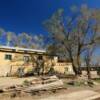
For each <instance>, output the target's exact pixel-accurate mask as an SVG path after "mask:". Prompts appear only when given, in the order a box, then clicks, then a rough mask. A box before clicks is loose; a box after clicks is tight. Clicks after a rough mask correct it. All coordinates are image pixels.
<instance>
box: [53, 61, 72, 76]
mask: <svg viewBox="0 0 100 100" xmlns="http://www.w3.org/2000/svg"><path fill="white" fill-rule="evenodd" d="M54 69H55V71H57V72H59V73H65V74H74V72H73V68H72V64H71V63H64V62H62V63H60V62H58V63H56V64H55V66H54Z"/></svg>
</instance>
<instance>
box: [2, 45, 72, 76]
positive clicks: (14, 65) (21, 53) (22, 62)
mask: <svg viewBox="0 0 100 100" xmlns="http://www.w3.org/2000/svg"><path fill="white" fill-rule="evenodd" d="M33 56H34V59H32V57H33ZM39 56H41V57H43V59H44V62H45V64H44V68H45V70H44V73H45V72H46V71H47V70H49V69H50V67H51V66H52V64H53V68H54V70H55V71H56V72H59V73H65V72H66V73H68V74H73V69H72V65H71V63H68V62H59V61H58V57H57V56H53V57H52V59H51V58H50V57H49V55H48V54H47V53H46V50H37V49H27V48H19V47H8V46H0V76H7V75H8V74H11V75H13V74H15V73H16V71H17V70H18V68H20V67H24V68H26V69H25V71H26V72H27V70H31V68H33V67H34V68H35V66H36V65H35V61H34V60H37V59H38V57H39Z"/></svg>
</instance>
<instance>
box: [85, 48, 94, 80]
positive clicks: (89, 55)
mask: <svg viewBox="0 0 100 100" xmlns="http://www.w3.org/2000/svg"><path fill="white" fill-rule="evenodd" d="M94 50H95V46H94V47H92V48H91V47H89V48H88V49H87V50H86V51H85V55H84V61H85V65H86V66H85V67H86V68H87V75H88V79H89V80H91V67H92V66H93V61H92V60H93V53H94Z"/></svg>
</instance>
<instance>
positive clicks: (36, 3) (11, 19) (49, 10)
mask: <svg viewBox="0 0 100 100" xmlns="http://www.w3.org/2000/svg"><path fill="white" fill-rule="evenodd" d="M81 4H87V5H88V6H89V7H94V8H100V0H0V27H2V28H4V29H5V30H6V31H12V32H15V33H20V32H28V33H32V34H47V32H46V31H45V29H44V27H43V25H42V23H43V21H44V20H46V19H48V18H49V17H50V16H51V15H52V14H53V13H54V12H55V11H56V10H57V9H58V8H64V9H65V10H66V13H69V12H70V7H71V6H72V5H77V6H80V5H81Z"/></svg>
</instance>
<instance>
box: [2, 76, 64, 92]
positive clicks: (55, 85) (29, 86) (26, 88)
mask: <svg viewBox="0 0 100 100" xmlns="http://www.w3.org/2000/svg"><path fill="white" fill-rule="evenodd" d="M63 86H64V85H63V82H62V80H60V79H58V78H57V77H56V76H50V77H43V76H42V77H39V78H35V79H33V80H31V81H27V80H25V81H24V82H23V84H22V85H15V86H9V87H6V88H3V89H0V90H2V92H1V93H5V92H9V93H10V92H11V93H19V92H20V93H22V92H24V93H36V92H41V91H56V90H60V89H64V87H63Z"/></svg>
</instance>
